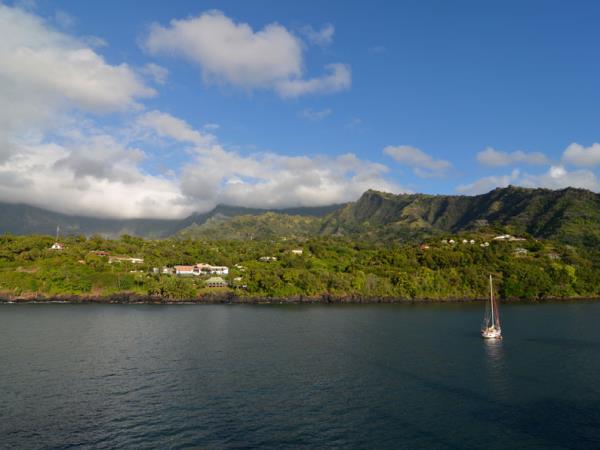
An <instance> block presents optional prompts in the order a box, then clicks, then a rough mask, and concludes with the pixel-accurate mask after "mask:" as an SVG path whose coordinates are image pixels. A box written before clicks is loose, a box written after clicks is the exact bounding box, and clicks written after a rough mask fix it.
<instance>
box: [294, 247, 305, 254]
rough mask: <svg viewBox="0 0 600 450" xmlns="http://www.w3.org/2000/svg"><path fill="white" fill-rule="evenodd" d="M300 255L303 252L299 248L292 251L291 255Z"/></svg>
mask: <svg viewBox="0 0 600 450" xmlns="http://www.w3.org/2000/svg"><path fill="white" fill-rule="evenodd" d="M302 253H303V251H302V249H301V248H297V249H294V250H292V254H294V255H301V254H302Z"/></svg>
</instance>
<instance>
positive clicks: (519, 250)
mask: <svg viewBox="0 0 600 450" xmlns="http://www.w3.org/2000/svg"><path fill="white" fill-rule="evenodd" d="M514 253H515V255H516V256H525V255H527V253H529V250H527V249H526V248H523V247H518V248H515V251H514Z"/></svg>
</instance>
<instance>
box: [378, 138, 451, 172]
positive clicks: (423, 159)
mask: <svg viewBox="0 0 600 450" xmlns="http://www.w3.org/2000/svg"><path fill="white" fill-rule="evenodd" d="M383 153H384V154H386V155H388V156H391V157H392V158H393V159H394V160H396V161H397V162H399V163H400V164H404V165H407V166H409V167H412V169H413V171H414V173H415V174H416V175H417V176H419V177H422V178H427V177H431V176H439V175H442V174H443V173H444V171H446V170H447V169H449V168H450V167H452V164H451V163H450V162H449V161H445V160H442V159H435V158H433V157H432V156H430V155H428V154H427V153H425V152H424V151H422V150H420V149H418V148H416V147H411V146H409V145H400V146H397V147H394V146H391V145H390V146H387V147H386V148H384V149H383Z"/></svg>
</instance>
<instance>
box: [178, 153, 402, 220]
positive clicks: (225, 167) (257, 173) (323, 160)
mask: <svg viewBox="0 0 600 450" xmlns="http://www.w3.org/2000/svg"><path fill="white" fill-rule="evenodd" d="M387 170H388V169H387V167H385V166H384V165H381V164H377V163H373V162H370V161H365V160H360V159H358V158H357V157H356V156H355V155H353V154H346V155H340V156H337V157H329V156H317V157H313V158H310V157H307V156H297V157H291V156H282V155H277V154H274V153H259V154H251V155H241V154H239V153H236V152H232V151H227V150H225V149H223V148H222V147H221V146H219V145H215V146H212V147H211V148H208V149H198V155H197V159H196V161H195V162H194V163H193V164H189V165H187V166H185V167H184V169H183V173H182V191H183V193H184V194H185V195H186V196H187V197H188V198H189V199H190V201H192V202H195V203H196V204H200V203H204V207H205V208H208V207H212V206H214V205H215V204H217V203H226V204H233V205H244V206H252V207H271V208H280V207H287V206H309V205H327V204H331V203H339V202H345V201H350V200H355V199H356V198H358V197H359V196H360V195H361V194H362V193H363V192H364V191H366V190H367V189H370V188H374V189H380V190H385V191H388V192H399V191H402V190H403V189H402V188H401V187H400V186H398V185H396V184H395V183H393V182H390V181H387V180H386V179H385V174H386V173H387Z"/></svg>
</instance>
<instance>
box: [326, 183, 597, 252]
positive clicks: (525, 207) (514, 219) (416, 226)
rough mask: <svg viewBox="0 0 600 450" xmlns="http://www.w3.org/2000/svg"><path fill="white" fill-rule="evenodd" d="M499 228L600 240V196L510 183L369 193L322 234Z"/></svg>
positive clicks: (402, 234)
mask: <svg viewBox="0 0 600 450" xmlns="http://www.w3.org/2000/svg"><path fill="white" fill-rule="evenodd" d="M494 229H495V230H497V231H503V232H509V233H513V234H525V233H527V234H530V235H532V236H534V237H538V238H548V239H557V240H559V241H561V242H565V243H571V244H584V245H597V244H600V195H599V194H595V193H593V192H590V191H587V190H584V189H575V188H567V189H562V190H550V189H528V188H520V187H514V186H509V187H507V188H498V189H495V190H493V191H491V192H488V193H486V194H482V195H477V196H463V195H423V194H400V195H393V194H388V193H383V192H377V191H367V192H365V193H364V194H363V195H362V197H361V198H360V199H359V200H358V201H357V202H355V203H350V204H347V205H346V206H344V207H342V208H340V209H339V210H337V211H335V212H333V213H332V214H331V215H330V216H329V217H327V218H326V220H324V223H323V226H322V228H321V231H320V232H321V234H325V235H348V236H361V237H372V238H378V239H386V238H401V239H411V238H416V237H424V236H429V235H436V234H442V233H459V232H465V231H475V230H494Z"/></svg>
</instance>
